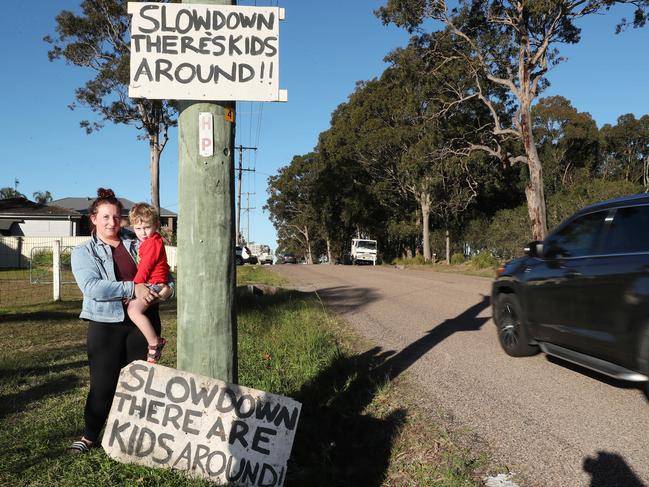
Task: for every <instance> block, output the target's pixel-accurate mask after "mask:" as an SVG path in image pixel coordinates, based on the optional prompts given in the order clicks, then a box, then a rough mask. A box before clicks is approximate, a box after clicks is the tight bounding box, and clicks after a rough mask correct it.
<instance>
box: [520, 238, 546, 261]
mask: <svg viewBox="0 0 649 487" xmlns="http://www.w3.org/2000/svg"><path fill="white" fill-rule="evenodd" d="M523 251H524V252H525V255H527V256H528V257H541V256H542V255H543V242H539V241H538V240H534V241H532V242H530V243H528V244H527V245H526V246H525V247H524V248H523Z"/></svg>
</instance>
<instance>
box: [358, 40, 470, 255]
mask: <svg viewBox="0 0 649 487" xmlns="http://www.w3.org/2000/svg"><path fill="white" fill-rule="evenodd" d="M438 42H439V39H437V38H434V37H431V36H421V37H413V38H412V39H411V42H410V44H409V45H408V47H407V48H404V49H397V50H395V51H394V52H392V53H391V54H390V55H388V56H387V57H386V61H388V62H389V63H390V66H389V67H388V68H387V69H386V70H385V71H384V73H383V74H382V76H381V77H380V79H375V80H371V81H368V82H365V83H362V84H360V85H359V87H358V89H357V90H356V92H355V93H354V94H352V96H351V97H350V100H349V107H350V108H349V109H350V112H351V113H352V117H351V119H352V121H353V123H352V124H351V127H352V130H353V134H354V139H355V143H354V149H355V154H356V156H357V158H358V160H359V161H360V162H361V163H362V164H363V165H364V166H365V167H366V168H367V170H368V171H369V172H370V173H371V174H372V175H373V176H374V177H375V178H377V179H379V180H383V181H386V182H387V183H389V184H390V186H391V188H392V191H393V192H394V193H396V194H399V195H401V197H402V199H403V200H404V201H406V202H407V201H408V200H414V201H415V202H416V203H417V206H418V213H419V217H420V236H421V237H420V242H421V247H422V250H423V255H424V258H425V259H426V260H430V259H431V246H430V221H431V216H433V217H434V218H435V219H436V220H437V221H439V220H441V221H443V222H444V225H447V224H448V221H449V219H450V214H451V213H457V212H461V211H463V210H465V209H466V207H467V206H468V205H469V204H470V202H471V201H472V200H473V199H474V197H475V195H476V191H475V187H476V186H477V183H476V180H475V177H474V175H473V174H472V171H471V169H470V168H469V166H468V162H469V159H468V158H466V157H464V158H462V157H458V156H456V155H455V154H454V150H453V149H454V145H455V144H456V141H457V140H459V139H464V138H470V137H471V135H470V134H469V132H470V131H471V128H472V127H474V126H476V125H477V124H479V123H478V118H477V117H476V112H474V113H471V112H470V111H469V110H464V111H456V112H455V113H454V115H453V116H447V117H441V116H436V115H435V113H436V111H437V109H438V107H439V106H440V99H441V97H442V96H443V95H442V93H441V92H440V89H439V85H438V84H437V83H436V82H435V80H434V79H433V78H431V77H429V76H427V74H426V73H427V71H428V63H429V54H430V52H431V44H433V43H434V44H437V43H438ZM447 74H448V75H449V76H452V75H454V74H453V73H450V72H448V71H447ZM467 106H468V105H467ZM465 108H466V107H465Z"/></svg>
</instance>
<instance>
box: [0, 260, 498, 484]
mask: <svg viewBox="0 0 649 487" xmlns="http://www.w3.org/2000/svg"><path fill="white" fill-rule="evenodd" d="M238 269H242V268H238ZM248 269H251V270H248ZM250 280H253V281H255V282H257V283H264V284H271V283H277V282H278V281H277V278H276V277H275V276H274V273H272V272H271V271H270V270H267V269H262V270H261V271H259V270H258V269H254V268H252V267H248V266H245V267H243V269H242V271H241V272H239V284H245V283H248V282H250ZM260 281H261V282H260ZM79 306H80V303H79V302H78V301H76V302H67V303H66V302H64V303H50V304H46V305H40V306H31V307H22V308H15V309H8V310H5V311H6V312H5V313H3V314H2V315H0V431H1V432H2V434H0V451H2V455H0V485H11V486H22V485H24V486H27V485H29V486H48V487H49V486H77V485H93V486H113V485H138V486H139V485H142V486H171V487H173V486H208V485H213V484H209V483H207V482H204V481H201V480H197V479H188V478H186V477H185V476H184V475H183V474H182V473H179V472H174V471H170V470H154V469H150V468H146V467H139V466H133V465H125V464H120V463H117V462H115V461H113V460H111V459H110V458H109V457H108V456H107V455H106V454H105V453H104V452H103V450H102V449H99V448H98V449H94V450H93V451H92V452H91V453H90V454H87V455H83V456H67V455H66V454H65V453H64V450H65V447H66V446H68V444H69V443H70V441H71V440H73V439H75V438H77V437H78V436H79V434H80V432H81V431H82V427H83V405H84V401H85V395H86V393H87V387H88V369H87V363H86V353H85V328H86V325H85V324H84V322H81V321H79V320H78V319H77V316H78V311H79ZM237 316H238V327H239V383H240V384H242V385H246V386H249V387H254V388H258V389H262V390H266V391H269V392H274V393H278V394H282V395H286V396H290V397H293V398H295V399H296V400H298V401H300V402H301V403H302V414H301V418H300V422H299V425H298V429H297V433H296V438H295V443H294V446H293V450H292V456H291V459H290V460H289V469H288V476H287V480H286V484H285V485H293V486H328V485H390V486H392V485H431V486H433V485H435V486H448V487H456V486H457V487H459V486H469V485H480V482H479V477H480V476H481V474H482V471H483V470H484V468H485V465H486V464H487V463H486V459H485V458H484V457H483V456H482V455H481V454H479V453H474V452H472V451H471V450H466V449H463V448H460V447H458V446H457V445H456V444H455V442H454V440H453V435H452V434H450V433H448V432H447V431H445V430H444V429H442V428H439V427H437V426H435V424H433V423H431V418H430V415H428V414H426V413H424V412H422V411H421V410H420V409H419V408H418V407H417V403H418V401H417V398H415V397H414V395H413V394H412V393H411V392H410V391H411V390H412V389H411V388H410V387H409V386H408V384H407V382H406V379H405V378H403V377H398V378H396V379H395V380H392V381H388V380H386V375H387V373H386V369H385V365H386V362H387V360H388V359H387V358H386V356H385V355H384V354H383V353H382V351H381V350H379V349H375V348H369V349H367V348H365V347H363V346H360V348H359V346H358V345H354V344H358V342H357V341H355V340H354V339H353V338H352V337H351V336H350V335H348V333H347V331H346V330H347V328H346V326H345V325H344V323H342V322H341V321H339V320H338V319H336V318H335V317H332V316H330V315H328V314H327V313H325V311H324V310H323V308H322V305H321V304H320V302H319V301H318V300H317V299H315V298H314V297H313V296H311V295H310V294H303V293H299V292H295V291H284V290H282V291H280V292H278V293H276V294H274V295H265V296H252V295H247V296H242V297H240V298H239V300H238V302H237ZM161 317H162V322H163V330H164V332H163V334H164V335H165V337H167V338H168V339H169V344H168V346H167V348H165V353H164V354H163V357H162V360H161V364H162V365H167V366H171V367H173V366H174V365H175V362H176V355H175V353H176V347H175V345H176V332H175V331H176V310H175V303H174V302H171V303H163V305H162V306H161ZM355 350H356V351H355Z"/></svg>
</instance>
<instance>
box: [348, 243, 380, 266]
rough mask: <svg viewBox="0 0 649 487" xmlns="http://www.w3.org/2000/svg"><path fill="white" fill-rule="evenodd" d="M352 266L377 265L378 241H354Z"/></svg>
mask: <svg viewBox="0 0 649 487" xmlns="http://www.w3.org/2000/svg"><path fill="white" fill-rule="evenodd" d="M351 256H352V265H356V264H360V263H363V262H367V263H368V264H370V263H371V264H372V265H376V240H367V239H365V238H354V239H352V252H351Z"/></svg>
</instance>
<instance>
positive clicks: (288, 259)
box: [277, 252, 297, 264]
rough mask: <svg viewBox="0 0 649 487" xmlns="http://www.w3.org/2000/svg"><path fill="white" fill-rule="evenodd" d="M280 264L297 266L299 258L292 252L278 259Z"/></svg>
mask: <svg viewBox="0 0 649 487" xmlns="http://www.w3.org/2000/svg"><path fill="white" fill-rule="evenodd" d="M277 263H278V264H297V258H296V257H295V255H294V254H292V253H291V252H285V253H283V254H281V255H280V256H279V257H278V258H277Z"/></svg>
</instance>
